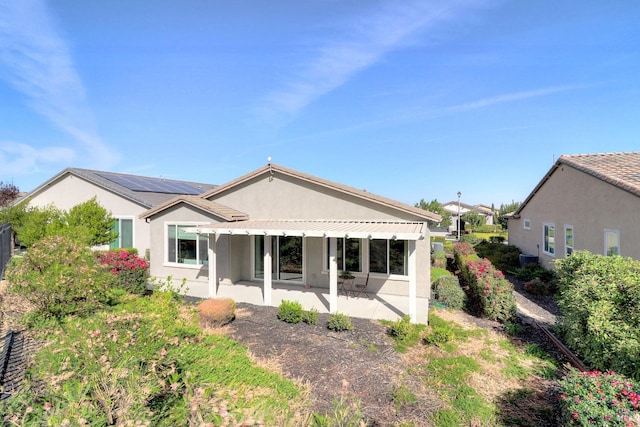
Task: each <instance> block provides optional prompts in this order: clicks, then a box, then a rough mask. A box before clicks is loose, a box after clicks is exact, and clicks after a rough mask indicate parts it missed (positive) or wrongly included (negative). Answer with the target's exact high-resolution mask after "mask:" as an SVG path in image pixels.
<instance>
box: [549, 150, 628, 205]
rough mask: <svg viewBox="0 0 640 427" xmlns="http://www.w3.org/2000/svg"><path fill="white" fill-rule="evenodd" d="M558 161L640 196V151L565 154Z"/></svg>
mask: <svg viewBox="0 0 640 427" xmlns="http://www.w3.org/2000/svg"><path fill="white" fill-rule="evenodd" d="M558 162H559V163H564V164H565V165H568V166H572V167H574V168H576V169H578V170H580V171H582V172H585V173H587V174H589V175H592V176H595V177H596V178H598V179H601V180H603V181H605V182H608V183H609V184H611V185H614V186H616V187H618V188H621V189H623V190H626V191H628V192H630V193H633V194H635V195H636V196H640V151H637V152H626V153H597V154H578V155H565V156H560V158H559V159H558Z"/></svg>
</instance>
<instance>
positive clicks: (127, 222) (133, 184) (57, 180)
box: [19, 168, 215, 256]
mask: <svg viewBox="0 0 640 427" xmlns="http://www.w3.org/2000/svg"><path fill="white" fill-rule="evenodd" d="M214 187H215V186H214V185H211V184H202V183H195V182H188V181H178V180H173V179H164V178H153V177H146V176H138V175H128V174H123V173H114V172H104V171H96V170H89V169H79V168H67V169H65V170H63V171H62V172H60V173H59V174H57V175H56V176H54V177H53V178H51V179H49V180H48V181H46V182H45V183H44V184H42V185H40V186H39V187H38V188H36V189H35V190H33V191H31V192H30V193H28V194H27V195H25V196H24V197H23V198H21V199H20V200H19V202H23V201H26V202H27V203H29V206H34V207H45V206H48V205H53V206H55V207H56V208H58V209H62V210H66V211H68V210H69V209H71V208H72V207H74V206H76V205H78V204H80V203H84V202H86V201H88V200H90V199H91V198H93V197H96V198H97V201H98V203H100V205H102V206H103V207H104V208H106V209H107V210H108V211H110V212H111V215H113V216H114V217H115V218H116V224H115V228H116V229H117V230H118V232H119V237H118V239H117V240H116V241H114V242H112V244H111V245H110V247H111V248H121V247H122V248H127V247H135V248H137V249H138V253H139V254H140V256H144V255H145V253H146V252H147V250H148V249H149V248H150V244H149V224H148V223H146V222H145V221H144V220H141V219H140V218H138V217H139V215H140V214H141V213H143V212H145V211H147V210H148V209H150V208H152V207H154V206H156V205H158V204H160V203H163V202H165V201H167V200H169V199H172V198H174V197H176V196H178V195H183V194H188V195H194V194H200V193H203V192H205V191H209V190H211V189H212V188H214ZM105 248H106V247H105Z"/></svg>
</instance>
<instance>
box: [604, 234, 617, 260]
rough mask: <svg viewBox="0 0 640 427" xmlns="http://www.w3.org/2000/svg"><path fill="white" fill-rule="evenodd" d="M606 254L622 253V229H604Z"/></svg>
mask: <svg viewBox="0 0 640 427" xmlns="http://www.w3.org/2000/svg"><path fill="white" fill-rule="evenodd" d="M604 254H605V255H606V256H612V255H620V230H608V229H605V230H604Z"/></svg>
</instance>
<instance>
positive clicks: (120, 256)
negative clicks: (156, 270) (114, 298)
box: [98, 249, 149, 295]
mask: <svg viewBox="0 0 640 427" xmlns="http://www.w3.org/2000/svg"><path fill="white" fill-rule="evenodd" d="M98 261H99V262H100V264H102V265H104V266H106V267H107V268H108V269H109V271H110V272H111V273H112V274H113V275H114V278H113V287H115V288H118V289H124V290H125V291H127V292H131V293H133V294H140V295H141V294H143V293H144V292H145V290H146V288H147V277H148V268H149V263H148V262H147V261H145V260H143V259H142V258H139V257H138V256H137V255H135V254H132V253H129V252H127V251H126V250H124V249H119V250H114V251H108V252H102V253H100V254H99V255H98Z"/></svg>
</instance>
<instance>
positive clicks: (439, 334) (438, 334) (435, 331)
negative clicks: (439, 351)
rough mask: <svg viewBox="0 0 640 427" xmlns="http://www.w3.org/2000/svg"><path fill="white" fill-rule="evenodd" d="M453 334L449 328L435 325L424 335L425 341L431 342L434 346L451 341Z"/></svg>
mask: <svg viewBox="0 0 640 427" xmlns="http://www.w3.org/2000/svg"><path fill="white" fill-rule="evenodd" d="M454 338H455V335H454V333H453V331H452V330H451V329H450V328H446V327H441V326H436V327H433V328H431V330H430V331H429V332H428V333H427V335H426V336H425V341H426V342H427V343H428V344H433V345H435V346H440V345H442V344H445V343H448V342H449V341H453V339H454Z"/></svg>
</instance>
